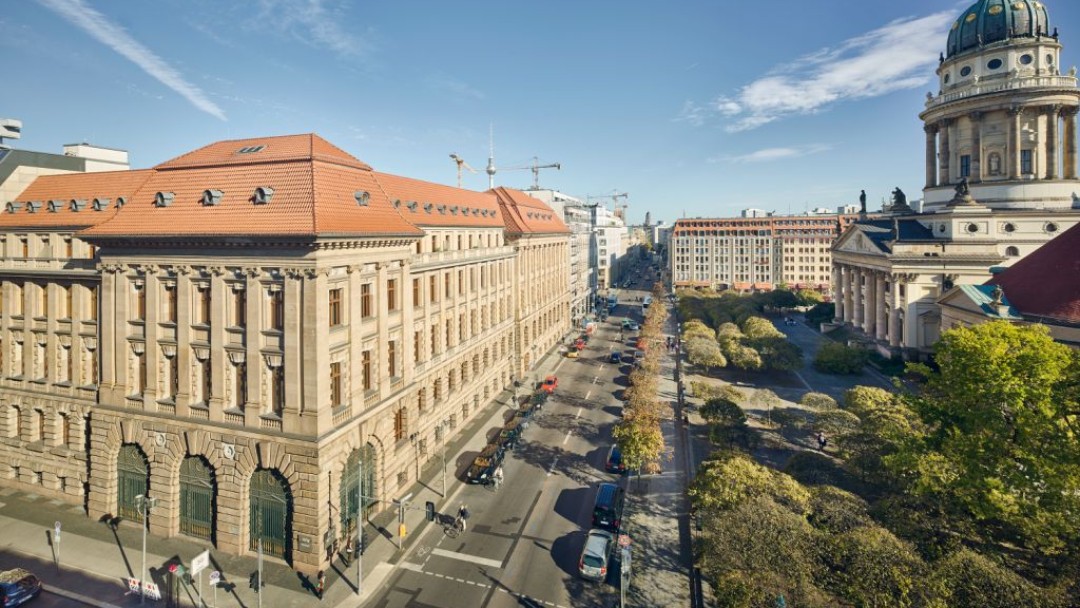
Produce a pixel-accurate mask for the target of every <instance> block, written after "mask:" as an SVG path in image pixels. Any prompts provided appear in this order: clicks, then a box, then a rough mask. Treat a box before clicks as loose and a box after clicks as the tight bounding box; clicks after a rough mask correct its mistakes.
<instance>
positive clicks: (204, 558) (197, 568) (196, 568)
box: [191, 549, 210, 576]
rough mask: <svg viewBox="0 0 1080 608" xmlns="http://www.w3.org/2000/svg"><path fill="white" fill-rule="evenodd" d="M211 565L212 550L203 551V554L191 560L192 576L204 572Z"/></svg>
mask: <svg viewBox="0 0 1080 608" xmlns="http://www.w3.org/2000/svg"><path fill="white" fill-rule="evenodd" d="M209 565H210V550H209V549H207V550H206V551H203V552H202V553H200V554H198V555H196V556H195V557H193V558H191V575H192V576H195V575H196V574H198V573H200V572H202V571H203V570H204V569H205V568H206V567H207V566H209Z"/></svg>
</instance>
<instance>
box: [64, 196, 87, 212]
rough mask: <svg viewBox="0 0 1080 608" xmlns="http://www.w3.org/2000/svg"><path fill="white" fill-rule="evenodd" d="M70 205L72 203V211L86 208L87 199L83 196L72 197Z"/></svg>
mask: <svg viewBox="0 0 1080 608" xmlns="http://www.w3.org/2000/svg"><path fill="white" fill-rule="evenodd" d="M68 205H70V207H71V210H72V211H82V210H83V209H86V200H85V199H81V198H73V199H71V202H70V203H68Z"/></svg>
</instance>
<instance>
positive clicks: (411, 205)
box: [405, 201, 416, 213]
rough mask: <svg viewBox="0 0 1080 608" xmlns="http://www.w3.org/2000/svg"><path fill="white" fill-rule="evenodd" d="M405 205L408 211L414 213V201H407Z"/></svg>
mask: <svg viewBox="0 0 1080 608" xmlns="http://www.w3.org/2000/svg"><path fill="white" fill-rule="evenodd" d="M405 206H406V207H408V208H409V211H412V212H413V213H416V201H409V202H408V203H407V204H406V205H405Z"/></svg>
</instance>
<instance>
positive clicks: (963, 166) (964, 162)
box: [960, 154, 971, 177]
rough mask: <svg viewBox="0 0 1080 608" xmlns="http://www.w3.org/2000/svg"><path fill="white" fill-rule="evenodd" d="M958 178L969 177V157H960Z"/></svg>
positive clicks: (965, 155) (962, 155)
mask: <svg viewBox="0 0 1080 608" xmlns="http://www.w3.org/2000/svg"><path fill="white" fill-rule="evenodd" d="M960 177H971V156H970V155H968V154H961V155H960Z"/></svg>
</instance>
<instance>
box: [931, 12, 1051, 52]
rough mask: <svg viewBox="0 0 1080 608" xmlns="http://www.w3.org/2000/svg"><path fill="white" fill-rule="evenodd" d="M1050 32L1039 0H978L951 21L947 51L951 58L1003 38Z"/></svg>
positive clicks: (1033, 35)
mask: <svg viewBox="0 0 1080 608" xmlns="http://www.w3.org/2000/svg"><path fill="white" fill-rule="evenodd" d="M1050 33H1051V32H1050V19H1049V18H1048V17H1047V14H1046V6H1045V5H1044V4H1043V3H1042V2H1040V1H1039V0H979V1H978V2H976V3H975V4H972V5H971V7H970V8H968V9H967V10H966V11H964V12H963V13H961V14H960V17H959V18H958V19H957V20H956V21H955V22H954V23H953V24H952V29H951V30H949V43H948V50H947V54H948V56H949V57H952V56H953V55H959V54H960V53H965V52H968V51H971V50H976V49H980V48H982V47H983V46H986V45H989V44H994V43H996V42H1002V41H1004V40H1012V39H1017V38H1037V37H1039V36H1049V35H1050Z"/></svg>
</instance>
